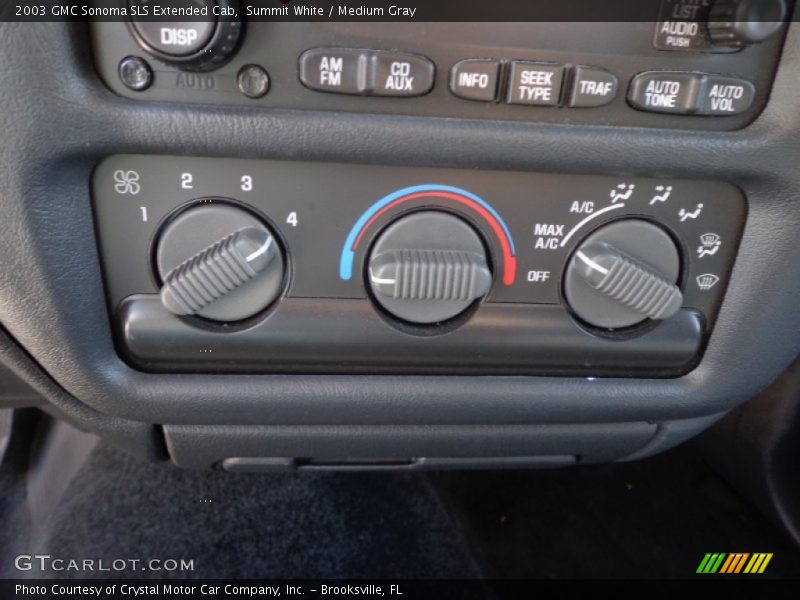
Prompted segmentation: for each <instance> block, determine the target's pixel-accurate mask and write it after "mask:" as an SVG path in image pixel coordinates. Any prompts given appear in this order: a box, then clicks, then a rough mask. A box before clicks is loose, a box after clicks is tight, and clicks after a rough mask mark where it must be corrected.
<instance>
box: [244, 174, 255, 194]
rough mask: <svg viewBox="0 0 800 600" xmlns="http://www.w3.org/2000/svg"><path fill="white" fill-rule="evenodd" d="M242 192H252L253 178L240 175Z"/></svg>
mask: <svg viewBox="0 0 800 600" xmlns="http://www.w3.org/2000/svg"><path fill="white" fill-rule="evenodd" d="M242 191H243V192H252V191H253V178H252V176H250V175H242Z"/></svg>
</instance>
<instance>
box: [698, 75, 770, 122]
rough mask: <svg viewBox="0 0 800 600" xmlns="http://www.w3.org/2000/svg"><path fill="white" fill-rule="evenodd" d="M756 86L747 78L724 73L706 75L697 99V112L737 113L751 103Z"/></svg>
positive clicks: (712, 113) (710, 113)
mask: <svg viewBox="0 0 800 600" xmlns="http://www.w3.org/2000/svg"><path fill="white" fill-rule="evenodd" d="M755 94H756V88H755V86H754V85H753V84H752V83H750V82H749V81H747V80H744V79H739V78H737V77H726V76H724V75H707V76H706V84H705V86H704V87H703V91H702V93H701V94H700V98H699V100H698V114H701V115H710V116H725V115H738V114H741V113H743V112H745V111H746V110H747V109H748V108H750V107H751V106H752V105H753V100H754V99H755Z"/></svg>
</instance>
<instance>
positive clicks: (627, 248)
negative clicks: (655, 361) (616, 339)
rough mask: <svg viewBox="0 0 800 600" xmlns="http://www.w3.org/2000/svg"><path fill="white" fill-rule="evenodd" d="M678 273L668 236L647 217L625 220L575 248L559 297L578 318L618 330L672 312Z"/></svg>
mask: <svg viewBox="0 0 800 600" xmlns="http://www.w3.org/2000/svg"><path fill="white" fill-rule="evenodd" d="M679 276H680V255H679V253H678V249H677V247H676V245H675V242H674V241H672V238H670V236H669V235H668V234H667V233H666V232H665V231H664V230H663V229H661V228H660V227H659V226H657V225H654V224H652V223H650V222H648V221H644V220H641V219H629V220H625V221H618V222H616V223H612V224H610V225H606V226H605V227H602V228H600V229H598V230H597V231H595V232H594V233H593V234H591V235H590V236H589V237H588V238H586V240H584V241H583V242H582V243H581V244H580V245H579V246H578V248H577V249H576V250H575V251H574V253H573V254H572V257H571V259H570V260H569V262H568V264H567V269H566V273H565V275H564V295H565V297H566V300H567V302H568V304H569V306H570V308H572V310H573V311H574V312H575V314H577V315H578V317H580V318H581V319H582V320H583V321H585V322H587V323H589V324H590V325H594V326H595V327H601V328H604V329H619V328H623V327H630V326H632V325H636V324H637V323H641V322H642V321H645V320H646V319H652V320H664V319H668V318H669V317H671V316H672V315H674V314H675V313H676V312H678V310H680V308H681V304H682V303H683V295H682V294H681V290H680V288H679V287H678V286H677V285H676V284H677V282H678V278H679Z"/></svg>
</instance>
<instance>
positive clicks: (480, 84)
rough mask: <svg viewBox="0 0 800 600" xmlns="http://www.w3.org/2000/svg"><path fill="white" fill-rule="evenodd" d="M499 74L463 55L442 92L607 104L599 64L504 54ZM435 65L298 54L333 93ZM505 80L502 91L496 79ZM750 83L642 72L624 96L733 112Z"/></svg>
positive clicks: (611, 93)
mask: <svg viewBox="0 0 800 600" xmlns="http://www.w3.org/2000/svg"><path fill="white" fill-rule="evenodd" d="M507 64H508V70H507V73H508V75H507V77H504V76H503V73H504V69H503V63H502V62H501V61H499V60H495V59H483V58H467V59H464V60H462V61H460V62H458V63H456V64H455V65H454V66H453V68H452V70H451V72H450V91H451V92H452V93H453V95H455V96H457V97H459V98H462V99H464V100H472V101H476V102H495V101H497V100H498V96H502V99H503V100H504V101H505V102H506V103H507V104H517V105H525V106H562V105H566V106H569V107H572V108H593V107H599V106H605V105H607V104H609V103H610V102H611V101H612V100H613V99H614V98H615V97H616V96H617V93H618V91H619V80H618V79H617V77H616V76H615V75H614V74H612V73H610V72H608V71H606V70H605V69H601V68H599V67H592V66H586V65H577V66H574V67H568V66H565V65H561V64H556V63H547V62H534V61H522V60H516V61H511V62H510V63H507ZM435 74H436V67H435V66H434V64H433V62H432V61H431V60H430V59H428V58H426V57H424V56H420V55H418V54H409V53H401V52H388V51H382V50H355V49H349V48H313V49H311V50H307V51H306V52H304V53H303V54H302V55H301V56H300V81H301V82H302V83H303V85H305V86H306V87H308V88H310V89H312V90H316V91H320V92H331V93H336V94H355V95H361V96H391V97H412V96H422V95H424V94H427V93H428V92H430V91H431V90H432V89H433V84H434V77H435ZM502 81H505V82H506V84H505V90H504V91H502V90H501V89H500V88H501V82H502ZM754 99H755V86H753V84H752V83H750V82H749V81H746V80H744V79H739V78H737V77H731V76H727V75H713V74H709V73H693V72H684V71H647V72H644V73H639V74H638V75H636V76H635V77H634V78H633V80H632V81H631V85H630V88H629V91H628V102H629V104H630V105H631V106H633V107H634V108H636V109H638V110H643V111H647V112H658V113H671V114H680V115H706V116H718V115H736V114H741V113H743V112H745V111H746V110H747V109H749V108H750V107H751V106H752V104H753V101H754Z"/></svg>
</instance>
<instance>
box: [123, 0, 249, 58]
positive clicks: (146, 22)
mask: <svg viewBox="0 0 800 600" xmlns="http://www.w3.org/2000/svg"><path fill="white" fill-rule="evenodd" d="M130 3H131V5H133V4H137V5H138V3H136V2H135V1H134V0H130ZM164 4H165V5H167V6H173V5H174V6H175V7H180V8H182V9H186V8H187V7H190V8H191V9H192V11H191V14H193V15H195V16H194V17H192V18H186V20H183V21H163V20H158V19H156V18H155V15H153V14H152V13H151V14H149V15H148V16H147V17H132V18H131V21H130V29H131V32H132V33H133V37H134V38H135V39H136V41H137V43H138V44H139V45H140V46H141V47H142V49H144V51H145V52H147V53H148V54H150V55H152V56H154V57H155V58H157V59H158V60H160V61H161V62H164V63H166V64H168V65H172V66H175V67H178V68H180V69H183V70H186V71H210V70H212V69H216V68H218V67H220V66H222V65H223V64H224V63H225V62H227V61H228V59H230V57H231V56H232V55H233V52H234V50H236V47H237V45H238V43H239V38H240V36H241V32H242V22H241V21H240V20H239V19H238V18H236V15H238V14H239V9H240V2H239V0H183V1H176V0H166V1H165V2H164ZM182 14H184V13H182Z"/></svg>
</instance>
